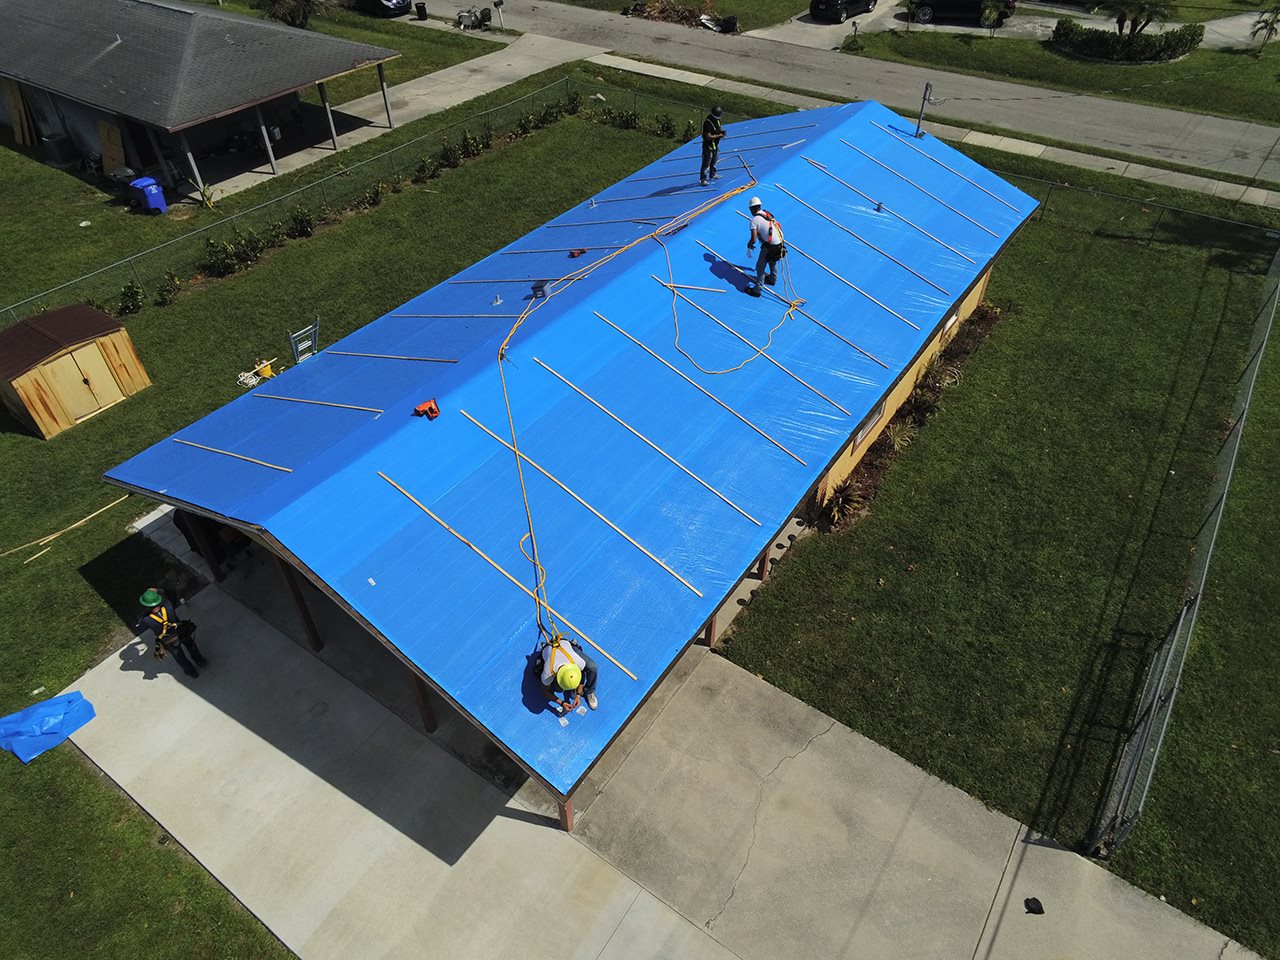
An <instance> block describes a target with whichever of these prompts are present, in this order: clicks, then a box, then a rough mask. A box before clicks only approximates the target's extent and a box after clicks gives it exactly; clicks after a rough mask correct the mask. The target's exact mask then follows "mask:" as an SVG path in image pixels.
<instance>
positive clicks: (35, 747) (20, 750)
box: [0, 691, 95, 763]
mask: <svg viewBox="0 0 1280 960" xmlns="http://www.w3.org/2000/svg"><path fill="white" fill-rule="evenodd" d="M94 716H95V714H94V712H93V704H92V703H90V702H89V701H88V700H86V699H85V698H84V695H83V694H81V693H80V692H79V691H72V692H71V693H64V694H62V695H61V696H59V697H50V698H49V699H48V700H42V701H40V702H39V703H33V704H32V705H31V706H29V707H27V708H26V709H25V710H19V711H18V712H17V713H11V714H9V716H7V717H0V747H3V748H4V749H5V750H8V751H10V752H11V753H13V754H14V755H15V756H16V757H17V758H18V759H19V760H21V761H22V762H23V763H30V762H31V761H32V760H34V759H35V758H36V757H38V756H40V754H42V753H44V752H45V751H46V750H52V749H53V748H54V747H56V746H57V745H58V744H60V743H61V742H62V741H63V740H65V739H67V737H69V736H71V735H72V734H73V733H75V732H76V731H77V730H79V729H80V728H81V727H83V726H84V725H85V724H86V723H88V722H89V721H90V720H92V719H93V718H94Z"/></svg>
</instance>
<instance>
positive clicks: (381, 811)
mask: <svg viewBox="0 0 1280 960" xmlns="http://www.w3.org/2000/svg"><path fill="white" fill-rule="evenodd" d="M254 564H255V562H254V561H249V562H247V563H246V564H245V565H244V566H242V567H241V568H239V569H238V570H237V571H236V575H237V577H241V578H243V579H245V580H255V581H260V582H261V584H263V585H267V584H269V582H270V581H269V580H268V579H267V578H268V576H274V575H275V573H276V572H275V570H274V569H273V568H271V567H266V566H264V565H259V566H260V567H261V569H259V567H255V565H254ZM274 592H275V593H277V594H278V593H280V592H281V591H280V590H279V588H278V587H277V588H276V589H275V591H274ZM190 615H191V616H192V618H193V619H195V620H196V621H197V622H198V623H199V624H200V642H201V646H202V648H203V649H204V651H205V653H206V655H207V656H208V657H209V660H210V663H209V666H208V667H206V668H205V669H204V670H202V671H201V675H200V677H199V678H198V679H197V680H194V681H190V682H189V681H187V680H185V679H184V678H182V677H181V676H180V675H178V674H177V673H176V671H174V669H173V667H172V664H171V662H170V661H163V662H159V663H157V662H156V661H154V660H152V659H151V658H150V655H149V653H148V652H147V651H146V649H145V645H143V644H140V643H136V642H133V643H128V644H126V645H125V646H123V647H122V648H121V649H120V650H119V651H117V652H116V653H115V654H113V655H111V656H109V657H108V658H107V659H106V660H105V661H104V662H102V663H101V664H99V665H98V666H96V667H94V668H93V669H92V670H90V671H89V673H88V674H86V675H85V676H84V677H83V678H81V681H80V682H79V683H77V684H76V689H79V690H81V691H82V692H83V693H84V694H85V695H86V696H87V697H88V698H89V699H90V700H91V701H92V702H93V703H94V705H95V707H96V709H97V713H98V716H97V718H96V719H95V720H94V721H93V722H92V723H90V724H88V725H87V726H85V727H84V728H82V729H81V730H80V731H78V732H77V733H76V734H75V736H74V737H73V740H74V742H75V743H76V744H77V745H78V746H79V747H80V748H81V749H82V750H84V752H85V753H86V754H88V756H89V757H90V758H91V759H92V760H93V761H94V762H95V763H97V764H98V765H99V766H100V767H101V768H102V769H103V770H104V771H105V772H106V773H107V775H108V776H110V777H111V778H112V779H113V780H114V781H115V782H116V783H117V784H119V785H120V786H121V787H122V788H124V789H125V790H126V791H127V792H128V793H129V794H130V795H131V796H132V797H133V798H134V799H135V800H136V801H137V802H138V803H140V804H141V805H142V806H143V808H144V809H146V810H147V812H148V813H149V814H151V815H152V816H153V817H155V818H156V819H157V820H158V821H159V822H160V824H161V825H162V826H163V828H164V829H165V830H166V831H168V833H169V834H170V835H171V836H172V837H173V838H174V839H175V840H177V841H178V842H179V843H181V844H182V845H183V846H184V847H185V848H186V849H187V850H188V851H190V852H191V854H192V855H193V856H195V857H196V859H197V860H199V861H200V862H201V863H202V864H203V865H204V866H205V867H206V868H208V869H209V870H210V871H211V872H212V873H213V874H214V875H215V876H216V877H217V878H218V880H219V881H220V882H222V883H223V884H224V885H225V886H226V887H227V888H228V889H229V890H230V891H231V892H232V893H233V894H234V895H235V896H236V897H238V898H239V899H240V900H241V901H242V902H243V903H244V904H245V906H246V907H248V909H250V910H251V911H252V912H253V913H254V914H255V915H256V916H257V917H259V918H260V919H261V920H262V921H263V923H265V924H266V925H267V926H268V927H269V928H270V929H271V930H272V931H273V932H274V933H275V934H276V935H277V936H279V937H280V938H281V940H283V941H284V943H285V944H286V945H287V946H288V947H289V948H290V949H292V950H293V951H294V952H295V953H297V954H298V955H300V956H302V957H304V958H308V960H310V958H331V957H332V958H347V957H353V956H359V957H379V958H397V957H405V958H410V957H412V958H436V957H439V958H448V960H470V958H476V960H492V958H497V957H520V958H521V960H542V958H546V960H552V958H555V960H574V958H580V960H659V958H661V960H732V958H734V957H738V958H741V960H777V958H779V957H792V956H794V957H815V958H817V957H821V958H824V960H825V958H845V957H848V958H853V957H877V958H890V960H892V958H915V957H920V958H926V957H927V958H931V960H933V958H939V957H966V958H968V957H974V956H982V957H984V958H986V960H1037V958H1045V960H1048V958H1063V957H1079V958H1081V960H1085V958H1088V960H1109V958H1115V960H1130V958H1134V957H1170V958H1174V957H1176V958H1183V957H1185V958H1194V960H1211V958H1221V957H1231V958H1234V960H1239V958H1242V957H1247V956H1251V955H1250V954H1248V953H1247V952H1246V951H1243V950H1242V949H1240V948H1239V947H1238V946H1237V945H1236V944H1234V943H1233V942H1232V941H1230V940H1228V939H1227V938H1225V937H1223V936H1221V935H1220V934H1217V933H1215V932H1214V931H1212V930H1210V929H1209V928H1207V927H1204V926H1201V925H1199V924H1197V923H1196V922H1195V921H1193V920H1191V919H1190V918H1188V917H1186V916H1184V915H1183V914H1181V913H1179V912H1178V911H1176V910H1174V909H1173V908H1172V907H1170V906H1168V905H1166V904H1163V903H1160V902H1159V901H1158V900H1156V899H1154V898H1152V897H1150V896H1148V895H1146V894H1144V893H1142V892H1140V891H1138V890H1136V889H1134V888H1132V887H1130V886H1128V885H1127V884H1125V883H1124V882H1123V881H1121V880H1118V879H1117V878H1115V877H1113V876H1112V875H1110V874H1109V873H1107V872H1106V871H1104V870H1102V869H1101V868H1099V867H1097V866H1095V865H1093V864H1090V863H1088V862H1086V861H1084V860H1081V859H1080V858H1078V857H1076V856H1075V855H1073V854H1070V853H1067V852H1065V851H1061V850H1059V849H1057V848H1056V847H1054V846H1052V845H1048V844H1042V843H1040V842H1038V841H1036V839H1035V838H1034V837H1028V836H1027V834H1026V832H1025V830H1024V829H1023V828H1022V827H1021V826H1020V825H1019V824H1017V823H1016V822H1014V821H1012V820H1010V819H1008V818H1007V817H1004V816H1002V815H1001V814H998V813H995V812H993V811H990V810H988V809H986V808H985V807H983V806H982V805H981V804H980V803H978V802H977V801H975V800H973V799H972V798H970V797H968V796H967V795H965V794H964V793H962V792H961V791H959V790H957V789H955V788H954V787H950V786H948V785H946V784H944V783H942V782H940V781H938V780H936V779H935V778H933V777H930V776H928V775H927V774H925V773H923V772H922V771H920V770H919V769H917V768H915V767H913V766H911V765H910V764H908V763H906V762H905V761H903V760H902V759H901V758H899V757H897V756H895V755H894V754H892V753H890V752H889V751H888V750H885V749H883V748H881V747H879V746H877V745H876V744H874V743H871V742H870V741H868V740H866V739H865V738H863V737H861V736H859V735H858V734H856V733H854V732H853V731H850V730H848V729H847V728H845V727H842V726H841V725H839V724H837V723H835V722H834V721H832V720H831V719H830V718H829V717H826V716H824V715H822V714H821V713H819V712H817V711H816V710H813V709H812V708H810V707H808V706H806V705H804V704H803V703H800V702H799V701H797V700H795V699H793V698H792V697H790V696H787V695H786V694H784V693H781V692H780V691H778V690H776V689H774V688H772V687H770V686H769V685H768V684H766V683H764V682H763V681H762V680H759V679H758V678H756V677H754V676H752V675H751V674H748V673H746V672H744V671H743V670H741V669H739V668H738V667H736V666H734V665H733V664H731V663H729V662H728V661H726V660H724V659H723V658H721V657H717V656H713V655H710V654H708V653H706V651H705V650H703V649H702V648H693V649H692V650H691V651H690V652H689V653H688V654H687V655H686V656H685V657H684V658H683V659H682V660H681V661H680V662H679V663H678V664H677V665H676V667H675V668H674V669H673V670H672V672H671V674H670V675H669V676H668V678H667V679H666V680H665V681H664V683H663V684H662V685H661V686H660V687H659V690H658V691H657V693H656V694H655V696H654V697H653V698H652V699H651V700H650V702H649V703H648V704H647V705H646V706H645V707H644V709H643V710H642V712H641V714H640V715H639V716H638V717H637V719H636V720H635V721H634V722H633V724H632V727H631V728H630V729H629V730H628V731H627V732H626V733H625V734H624V735H623V736H622V737H621V738H619V740H618V741H617V742H616V743H615V744H614V746H613V747H612V748H611V749H610V751H609V752H608V753H607V754H606V756H605V758H604V759H603V760H602V761H601V763H600V764H599V766H598V767H597V768H596V771H595V773H594V774H593V778H592V779H591V780H590V781H589V782H588V783H587V784H586V785H585V786H584V788H583V789H582V790H581V791H580V793H579V795H578V798H577V803H578V805H579V811H580V812H579V822H578V829H577V832H576V833H575V834H573V835H570V834H566V833H564V832H562V831H560V830H559V829H557V828H556V827H555V826H554V819H552V818H550V817H546V816H544V815H543V814H541V813H539V812H538V811H537V809H536V807H537V806H538V803H537V801H536V799H535V798H533V797H532V793H536V792H540V791H536V790H534V791H532V793H531V789H530V786H529V785H525V786H523V787H522V786H520V785H519V784H517V783H514V782H513V783H508V784H506V786H505V787H504V788H502V789H500V788H499V787H498V786H495V784H494V780H495V778H494V777H493V776H492V771H491V770H490V769H487V768H485V767H484V764H483V763H481V764H479V765H480V767H481V770H480V773H477V772H476V771H475V770H473V769H472V768H471V767H470V766H468V765H466V764H464V763H462V762H460V761H459V760H458V759H456V758H455V756H454V755H453V753H451V752H450V751H449V750H447V749H445V748H443V747H442V745H441V741H442V739H443V740H447V739H448V738H450V737H451V736H452V734H450V732H449V731H450V730H451V729H453V728H454V726H456V724H457V723H459V722H462V721H460V720H459V719H458V718H457V717H456V716H453V717H447V716H446V717H442V723H441V731H440V732H438V733H437V734H436V735H433V736H427V735H425V734H423V733H422V732H421V730H420V728H419V727H418V726H417V724H415V723H413V722H406V720H405V719H404V718H403V716H402V715H401V714H402V711H400V710H398V709H393V708H390V707H389V706H386V705H384V704H383V703H382V702H380V700H379V699H375V697H374V696H371V695H370V694H369V693H366V692H365V690H362V689H361V688H360V687H358V686H356V684H354V683H352V682H350V681H348V680H347V679H346V678H345V677H344V676H343V675H342V674H341V673H340V672H339V671H338V670H337V669H334V667H333V666H331V665H330V664H338V663H346V664H348V666H349V668H350V669H351V672H353V673H356V674H357V676H358V679H359V680H360V681H361V683H363V684H365V685H368V686H375V687H376V683H374V682H373V680H374V679H376V678H373V679H371V677H370V676H369V675H368V674H369V673H370V672H374V673H377V672H379V671H380V670H381V669H382V668H381V667H377V666H376V665H370V664H369V663H368V662H367V659H368V658H367V657H365V655H364V654H363V653H361V650H362V648H360V647H358V646H353V647H351V648H350V649H348V650H346V651H345V652H344V651H343V650H340V649H336V648H341V647H345V646H348V645H349V644H352V643H356V642H357V641H358V637H357V636H356V635H355V634H344V633H342V632H340V631H334V630H328V629H326V630H325V634H326V646H325V652H324V656H325V659H321V657H318V656H315V655H313V654H312V653H310V652H309V651H308V650H306V649H304V648H303V646H302V645H301V644H300V643H298V642H296V640H294V639H290V637H288V636H285V635H284V634H282V633H281V632H280V631H279V630H277V629H275V628H274V627H273V626H271V625H270V624H268V623H267V622H266V620H264V619H263V618H262V617H261V616H259V615H258V614H257V613H255V612H254V611H252V610H250V609H249V608H248V607H246V606H244V605H243V604H242V603H240V602H239V601H238V600H236V599H235V598H234V597H232V596H231V594H229V593H228V592H227V591H226V590H224V589H223V588H222V587H220V586H212V587H208V588H206V589H205V590H203V591H202V592H200V593H199V594H197V595H196V597H195V598H194V599H193V600H192V601H191V609H190ZM322 629H323V628H322ZM366 637H367V635H366ZM331 648H334V649H331ZM601 695H602V696H604V695H607V690H602V691H601ZM393 699H394V697H393ZM498 779H500V778H498ZM1027 896H1037V897H1039V898H1040V899H1041V901H1042V902H1043V903H1044V905H1045V911H1046V912H1045V915H1044V916H1041V917H1031V916H1028V915H1026V914H1025V913H1024V912H1023V910H1022V907H1021V903H1022V898H1024V897H1027ZM553 929H567V930H571V931H573V933H572V935H571V936H567V937H555V936H554V935H552V933H551V931H552V930H553Z"/></svg>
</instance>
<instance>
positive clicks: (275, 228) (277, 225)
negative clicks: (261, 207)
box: [262, 220, 289, 247]
mask: <svg viewBox="0 0 1280 960" xmlns="http://www.w3.org/2000/svg"><path fill="white" fill-rule="evenodd" d="M288 236H289V228H288V227H287V226H285V222H284V221H283V220H272V221H271V222H270V223H268V224H267V225H266V227H264V228H263V231H262V242H263V245H264V246H267V247H283V246H284V241H285V238H286V237H288Z"/></svg>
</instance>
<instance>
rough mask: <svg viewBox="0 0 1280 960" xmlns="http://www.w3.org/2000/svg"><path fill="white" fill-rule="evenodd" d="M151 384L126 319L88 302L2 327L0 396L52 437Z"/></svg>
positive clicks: (36, 428) (19, 416)
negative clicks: (109, 313) (130, 337)
mask: <svg viewBox="0 0 1280 960" xmlns="http://www.w3.org/2000/svg"><path fill="white" fill-rule="evenodd" d="M149 386H151V381H150V379H148V377H147V371H146V370H144V369H143V368H142V361H140V360H139V359H138V354H137V353H136V352H135V351H134V349H133V341H131V340H130V339H129V334H128V332H127V331H126V330H125V328H124V324H122V323H121V322H120V321H119V320H116V319H115V318H114V317H110V316H108V315H107V314H105V313H102V312H101V311H100V310H95V309H93V307H90V306H88V305H86V304H76V305H75V306H70V307H63V308H62V309H60V310H52V311H50V312H48V313H42V314H39V315H37V316H34V317H28V318H27V319H26V320H23V321H21V322H20V323H17V324H15V325H14V326H12V327H9V328H8V329H7V330H0V398H3V400H4V405H5V406H6V407H7V408H8V409H9V412H10V413H12V414H13V415H14V416H15V417H17V419H18V420H19V421H21V422H22V423H24V424H26V425H27V426H29V427H31V429H33V430H34V431H35V432H36V433H38V434H40V435H41V436H42V437H44V438H45V439H46V440H47V439H48V438H49V437H52V436H55V435H57V434H59V433H61V432H62V431H63V430H67V429H69V428H71V427H73V426H75V425H76V424H77V423H79V422H80V421H81V420H87V419H88V418H89V417H92V416H93V415H94V414H95V413H99V412H101V411H103V410H105V409H107V407H110V406H113V405H114V404H117V403H119V402H120V401H121V400H123V399H124V398H125V397H131V396H133V395H134V394H135V393H137V392H138V391H139V390H141V389H142V388H143V387H149Z"/></svg>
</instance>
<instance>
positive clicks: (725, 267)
mask: <svg viewBox="0 0 1280 960" xmlns="http://www.w3.org/2000/svg"><path fill="white" fill-rule="evenodd" d="M702 259H703V260H704V261H706V263H707V264H708V266H709V267H710V268H711V275H712V276H713V277H715V278H716V279H717V280H721V281H723V282H724V283H727V284H728V285H729V286H731V287H733V289H735V290H737V291H738V292H739V293H746V291H747V287H748V283H747V278H746V277H745V276H744V275H743V274H742V272H741V271H742V270H745V269H747V268H746V267H741V268H739V267H735V266H734V265H733V264H731V263H726V262H725V261H724V260H721V259H720V258H719V257H715V256H712V255H711V254H709V253H704V254H703V255H702ZM751 269H752V270H754V269H755V266H754V265H752V267H751Z"/></svg>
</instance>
